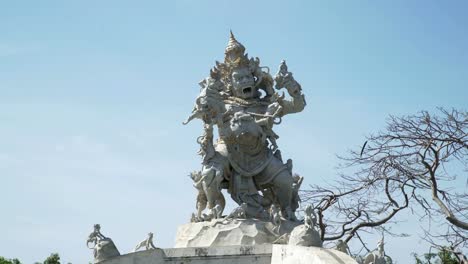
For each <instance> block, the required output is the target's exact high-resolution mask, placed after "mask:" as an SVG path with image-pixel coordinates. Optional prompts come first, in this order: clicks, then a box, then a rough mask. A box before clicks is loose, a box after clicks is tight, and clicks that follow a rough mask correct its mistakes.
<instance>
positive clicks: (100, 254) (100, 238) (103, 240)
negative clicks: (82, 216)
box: [86, 224, 120, 263]
mask: <svg viewBox="0 0 468 264" xmlns="http://www.w3.org/2000/svg"><path fill="white" fill-rule="evenodd" d="M89 243H93V246H92V247H89ZM86 246H87V247H88V248H89V249H92V250H93V254H94V263H98V262H101V261H103V260H106V259H110V258H113V257H116V256H120V252H119V250H118V249H117V247H116V246H115V244H114V242H113V241H112V239H110V238H108V237H105V236H104V235H103V234H102V233H101V226H100V225H99V224H96V225H94V230H93V232H91V234H89V236H88V239H87V240H86Z"/></svg>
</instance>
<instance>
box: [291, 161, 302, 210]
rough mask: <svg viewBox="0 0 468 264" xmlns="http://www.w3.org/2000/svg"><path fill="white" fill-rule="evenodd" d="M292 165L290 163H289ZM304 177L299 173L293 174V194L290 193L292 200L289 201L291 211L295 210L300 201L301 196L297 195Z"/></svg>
mask: <svg viewBox="0 0 468 264" xmlns="http://www.w3.org/2000/svg"><path fill="white" fill-rule="evenodd" d="M291 165H292V164H291ZM303 180H304V177H301V176H300V175H299V174H294V175H293V185H292V189H293V194H292V201H291V208H292V209H293V211H296V209H297V208H299V203H300V202H301V198H300V197H299V189H300V188H301V185H302V181H303Z"/></svg>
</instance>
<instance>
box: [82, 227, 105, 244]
mask: <svg viewBox="0 0 468 264" xmlns="http://www.w3.org/2000/svg"><path fill="white" fill-rule="evenodd" d="M105 238H106V237H105V236H104V235H103V234H102V233H101V225H99V224H95V225H94V230H93V232H91V234H89V236H88V240H86V246H87V247H88V248H89V249H94V248H95V247H96V245H97V243H98V242H99V240H101V239H105ZM89 243H93V246H92V247H89Z"/></svg>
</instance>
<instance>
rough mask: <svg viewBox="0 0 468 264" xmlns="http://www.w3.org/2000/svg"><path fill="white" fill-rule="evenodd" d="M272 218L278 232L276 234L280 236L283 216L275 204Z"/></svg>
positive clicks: (271, 214) (271, 209)
mask: <svg viewBox="0 0 468 264" xmlns="http://www.w3.org/2000/svg"><path fill="white" fill-rule="evenodd" d="M270 218H271V222H272V223H273V225H274V226H275V230H274V231H276V233H278V234H279V231H280V226H281V215H280V212H279V210H278V208H277V207H276V206H275V205H274V204H272V205H271V207H270Z"/></svg>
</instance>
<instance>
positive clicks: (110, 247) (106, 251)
mask: <svg viewBox="0 0 468 264" xmlns="http://www.w3.org/2000/svg"><path fill="white" fill-rule="evenodd" d="M117 256H120V252H119V250H118V249H117V247H116V246H115V244H114V242H113V241H112V239H110V238H104V239H101V240H100V241H99V242H98V243H97V244H96V247H95V248H94V263H98V262H101V261H104V260H107V259H111V258H114V257H117Z"/></svg>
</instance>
